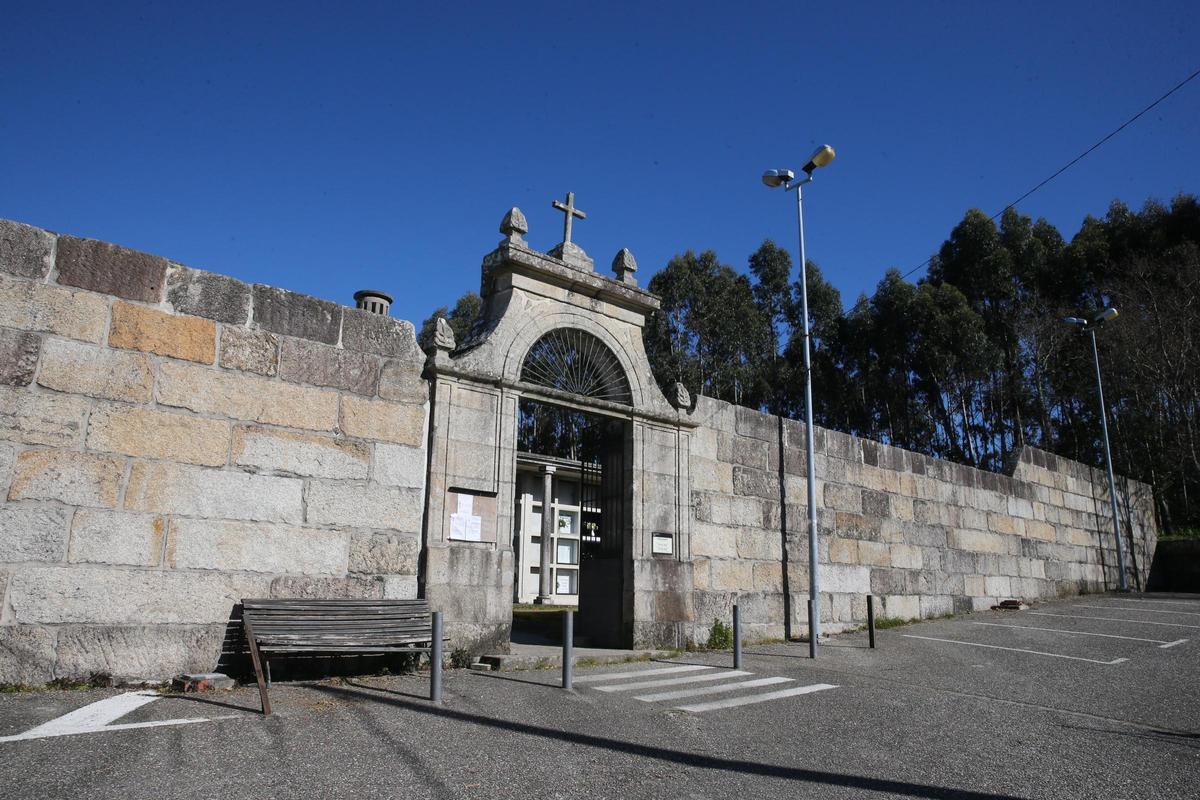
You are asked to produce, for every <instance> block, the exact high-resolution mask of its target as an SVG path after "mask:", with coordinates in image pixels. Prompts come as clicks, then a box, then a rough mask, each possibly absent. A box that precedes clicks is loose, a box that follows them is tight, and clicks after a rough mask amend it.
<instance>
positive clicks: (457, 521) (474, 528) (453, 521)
mask: <svg viewBox="0 0 1200 800" xmlns="http://www.w3.org/2000/svg"><path fill="white" fill-rule="evenodd" d="M474 510H475V498H474V497H472V496H471V495H469V494H459V496H458V511H457V512H455V513H453V514H451V515H450V538H451V539H458V540H460V541H464V542H482V541H483V518H482V517H477V516H475V514H473V513H472V512H473V511H474Z"/></svg>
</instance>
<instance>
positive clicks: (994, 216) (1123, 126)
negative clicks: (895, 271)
mask: <svg viewBox="0 0 1200 800" xmlns="http://www.w3.org/2000/svg"><path fill="white" fill-rule="evenodd" d="M1197 77H1200V69H1198V70H1196V71H1195V72H1193V73H1192V74H1191V75H1188V76H1187V77H1186V78H1184V79H1183V80H1181V81H1180V82H1179V83H1177V84H1175V85H1174V86H1173V87H1172V88H1171V89H1170V91H1168V92H1167V93H1166V94H1164V95H1163V96H1162V97H1160V98H1158V99H1157V100H1155V101H1154V102H1153V103H1151V104H1150V105H1148V106H1146V107H1145V108H1143V109H1142V110H1141V111H1139V112H1138V113H1136V114H1134V115H1133V116H1132V117H1130V118H1129V119H1127V120H1125V121H1124V122H1123V123H1121V125H1120V126H1118V127H1117V128H1115V129H1113V130H1112V131H1110V132H1109V133H1108V135H1106V136H1105V137H1104V138H1103V139H1101V140H1100V141H1098V142H1096V143H1095V144H1094V145H1092V146H1091V147H1089V148H1088V149H1087V150H1084V151H1083V152H1082V153H1080V154H1079V155H1077V156H1075V158H1073V159H1071V160H1070V161H1068V162H1067V163H1066V164H1065V165H1063V166H1062V167H1060V168H1059V169H1058V170H1057V171H1055V173H1054V174H1053V175H1051V176H1050V177H1048V178H1046V179H1045V180H1043V181H1042V182H1041V183H1039V184H1038V185H1037V186H1034V187H1033V188H1032V189H1030V190H1029V191H1028V192H1026V193H1025V194H1023V195H1021V196H1020V197H1018V198H1017V199H1016V200H1013V201H1012V202H1011V203H1009V204H1008V205H1006V206H1005V207H1004V208H1002V209H1000V210H999V211H997V212H996V213H995V214H992V216H991V219H992V220H993V221H994V220H996V219H997V218H999V217H1000V215H1002V214H1003V213H1004V212H1005V211H1008V210H1009V209H1010V208H1013V207H1014V206H1016V205H1017V203H1019V202H1021V201H1022V200H1024V199H1025V198H1027V197H1029V195H1031V194H1033V193H1034V192H1036V191H1037V190H1038V189H1041V188H1042V187H1043V186H1045V185H1046V184H1047V183H1049V182H1050V181H1052V180H1054V179H1055V178H1057V177H1058V176H1059V175H1062V174H1063V173H1064V172H1066V171H1067V170H1069V169H1070V168H1071V167H1073V166H1075V165H1076V164H1078V163H1079V162H1080V161H1082V160H1083V159H1084V158H1086V157H1087V156H1088V155H1089V154H1091V152H1092V151H1093V150H1095V149H1096V148H1098V147H1100V145H1102V144H1104V143H1105V142H1107V141H1108V140H1109V139H1111V138H1113V137H1114V136H1116V135H1117V134H1118V133H1120V132H1121V131H1123V130H1125V129H1126V128H1128V127H1129V126H1130V125H1132V124H1133V123H1134V122H1136V121H1137V120H1138V118H1139V117H1141V116H1142V115H1144V114H1145V113H1146V112H1148V111H1150V110H1151V109H1152V108H1154V107H1155V106H1156V105H1158V104H1159V103H1161V102H1162V101H1163V100H1166V99H1167V98H1168V97H1170V96H1171V95H1173V94H1175V93H1176V92H1177V91H1179V90H1180V89H1182V88H1183V87H1184V86H1186V85H1187V84H1188V83H1189V82H1191V81H1192V80H1193V79H1195V78H1197ZM933 259H934V256H930V257H929V258H927V259H925V260H924V261H922V262H921V263H920V264H918V265H917V266H915V267H913V268H912V269H910V270H909V271H908V272H906V273H904V274H903V275H902V276H901V278H907V277H908V276H909V275H912V274H913V273H914V272H916V271H917V270H919V269H921V268H923V267H927V266H929V262H931V261H933Z"/></svg>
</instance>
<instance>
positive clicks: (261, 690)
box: [245, 623, 271, 717]
mask: <svg viewBox="0 0 1200 800" xmlns="http://www.w3.org/2000/svg"><path fill="white" fill-rule="evenodd" d="M245 628H246V641H247V642H248V643H249V644H250V660H251V661H252V662H254V678H255V679H256V680H257V681H258V697H259V700H261V701H262V713H263V716H264V717H269V716H271V699H270V698H269V697H267V681H266V678H264V677H263V666H262V665H263V661H264V660H265V659H264V658H263V656H262V654H261V653H259V652H258V642H257V641H255V639H254V629H253V628H252V627H250V624H249V623H246V625H245ZM267 668H268V669H270V665H269V664H268V667H267Z"/></svg>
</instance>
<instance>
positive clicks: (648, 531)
mask: <svg viewBox="0 0 1200 800" xmlns="http://www.w3.org/2000/svg"><path fill="white" fill-rule="evenodd" d="M518 214H519V212H518ZM511 218H512V212H510V216H509V217H506V224H507V223H508V222H509V220H510V219H511ZM502 230H504V229H503V228H502ZM504 232H506V233H509V236H508V238H506V239H505V240H504V241H503V242H501V243H500V245H499V247H497V248H496V250H494V251H492V252H491V253H489V254H488V255H487V256H485V257H484V260H483V270H482V272H483V276H482V281H481V295H482V297H483V301H484V302H483V309H482V311H481V317H480V319H479V320H478V321H477V323H476V324H475V326H474V328H473V329H472V331H471V333H470V334H469V335H468V336H467V337H466V340H465V341H463V342H461V343H459V344H458V345H457V347H455V348H449V347H440V348H434V349H432V350H431V351H430V355H429V360H428V362H427V365H426V377H427V378H429V380H430V382H431V384H432V413H431V425H430V476H429V482H428V496H427V505H426V515H425V520H426V530H425V542H424V545H425V546H424V558H423V564H422V574H421V583H422V586H423V589H424V594H425V596H426V597H427V598H429V599H430V600H431V601H432V602H433V603H434V604H435V606H437V607H441V608H443V609H445V611H446V617H447V623H448V625H449V626H450V631H451V635H452V636H453V638H454V640H455V642H456V646H466V647H470V648H472V649H475V650H484V649H491V650H495V649H501V650H503V649H504V648H506V647H507V644H508V638H509V633H510V630H511V622H512V607H511V603H512V580H513V553H512V541H511V540H512V530H513V515H514V507H513V506H514V491H515V471H516V449H515V447H516V418H517V408H518V401H519V400H520V399H521V398H532V399H536V400H541V401H544V402H551V403H555V404H558V405H563V406H567V407H572V408H577V409H581V410H586V411H589V412H593V413H597V414H601V415H604V416H608V417H610V418H617V419H621V420H623V421H624V422H625V423H626V434H625V439H626V443H625V448H626V454H627V456H626V457H627V460H626V462H625V463H626V464H627V465H628V466H627V467H626V473H627V478H628V480H627V482H628V486H627V495H626V502H627V505H628V508H629V512H628V515H627V516H628V518H627V519H626V520H625V521H624V528H625V530H624V531H623V535H624V537H625V546H626V556H627V557H626V563H625V565H624V566H625V580H624V588H623V591H624V593H625V595H626V596H625V598H624V602H623V606H622V607H623V609H624V611H623V612H622V613H623V614H624V616H625V617H626V618H625V619H624V620H623V624H624V626H625V630H626V631H627V637H626V638H627V643H628V644H630V645H635V644H636V645H639V646H641V645H680V644H682V643H683V642H684V638H685V636H686V633H685V631H686V629H687V626H689V625H690V623H691V622H692V621H693V620H692V612H691V575H690V572H689V570H690V561H689V556H688V552H689V541H688V538H689V532H690V527H691V522H690V521H691V514H690V506H689V500H688V498H689V496H690V492H689V476H688V463H689V458H688V452H689V444H690V436H691V433H690V432H691V430H692V429H693V428H694V427H695V426H694V424H693V423H692V422H691V420H690V418H689V415H688V412H687V410H686V409H684V410H680V409H677V408H675V407H673V406H672V405H671V404H670V403H669V402H668V401H667V399H666V398H665V397H664V396H663V393H662V392H661V390H660V389H659V387H658V385H657V383H656V382H655V380H654V376H653V374H652V372H651V370H650V363H649V359H648V358H647V356H646V351H645V348H644V345H643V342H642V329H643V327H644V325H645V322H646V318H647V317H648V316H649V315H650V314H651V313H653V312H654V311H655V310H657V308H658V299H657V298H656V297H655V296H654V295H652V294H650V293H649V292H646V291H644V290H642V289H639V288H637V287H636V286H635V285H633V279H632V270H633V269H635V268H636V262H634V261H633V257H632V256H631V255H630V254H629V253H628V251H626V250H623V251H621V252H620V253H618V257H617V259H616V261H614V269H615V270H616V271H617V274H618V276H619V278H620V279H619V280H618V279H614V278H606V277H602V276H600V275H597V274H595V273H594V272H593V271H592V270H591V268H590V264H591V261H590V259H585V260H580V259H578V258H570V259H567V260H564V259H563V258H560V257H556V256H557V255H559V254H560V252H559V250H558V249H556V250H554V251H552V253H554V254H553V255H551V254H546V253H540V252H538V251H535V250H533V249H531V248H530V247H529V246H528V245H527V244H526V243H525V242H524V240H523V239H521V237H520V236H519V235H513V234H512V232H511V230H504ZM521 232H524V231H521ZM575 249H576V250H578V252H580V253H582V250H579V249H578V248H577V247H576V248H575ZM631 265H632V266H631ZM561 328H573V329H578V330H580V331H584V332H586V333H588V334H590V335H592V336H594V337H596V338H597V339H598V340H599V341H600V342H601V343H602V344H603V345H604V346H605V347H607V348H608V350H609V351H610V352H611V353H612V355H613V356H614V357H615V358H616V359H617V361H618V362H619V364H620V366H621V369H622V371H623V372H624V375H625V378H626V380H627V381H628V383H629V391H630V403H629V404H624V403H615V402H611V401H605V400H600V399H596V398H589V397H583V396H578V395H570V394H568V393H564V392H561V391H556V390H555V389H553V388H549V387H545V386H540V385H535V384H533V383H528V382H524V381H522V379H521V370H522V365H523V363H524V360H525V356H526V354H527V353H528V352H529V349H530V348H531V347H532V346H533V345H534V344H535V343H536V342H537V341H538V340H539V339H541V337H543V336H545V335H546V334H547V333H549V332H551V331H554V330H556V329H561ZM464 498H465V499H464ZM468 507H469V508H470V510H471V512H472V513H473V514H474V515H476V516H479V517H480V518H481V519H480V522H479V523H478V530H479V531H480V539H481V540H480V541H468V540H466V539H464V538H463V533H462V529H461V527H462V526H461V525H460V524H459V523H456V522H455V520H454V516H455V515H456V514H459V513H460V512H461V511H462V510H464V509H466V508H468ZM652 534H659V535H660V537H661V536H662V535H670V536H671V537H672V540H673V542H674V546H673V552H672V553H671V554H670V555H669V556H666V555H663V554H659V555H654V554H653V553H652V552H651V550H652V547H651V540H652ZM471 535H473V534H471Z"/></svg>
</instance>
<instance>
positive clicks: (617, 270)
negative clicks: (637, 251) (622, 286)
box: [612, 247, 638, 286]
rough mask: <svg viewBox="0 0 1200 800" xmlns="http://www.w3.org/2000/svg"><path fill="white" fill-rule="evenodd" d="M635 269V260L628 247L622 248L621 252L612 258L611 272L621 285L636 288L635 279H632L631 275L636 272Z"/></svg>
mask: <svg viewBox="0 0 1200 800" xmlns="http://www.w3.org/2000/svg"><path fill="white" fill-rule="evenodd" d="M637 268H638V267H637V259H636V258H634V257H633V253H631V252H629V248H628V247H622V248H621V251H620V252H619V253H617V255H616V256H615V257H614V258H613V262H612V271H613V274H615V275H616V276H617V280H619V281H620V282H621V283H628V284H630V285H632V286H636V285H637V278H635V277H633V273H635V272H637Z"/></svg>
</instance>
